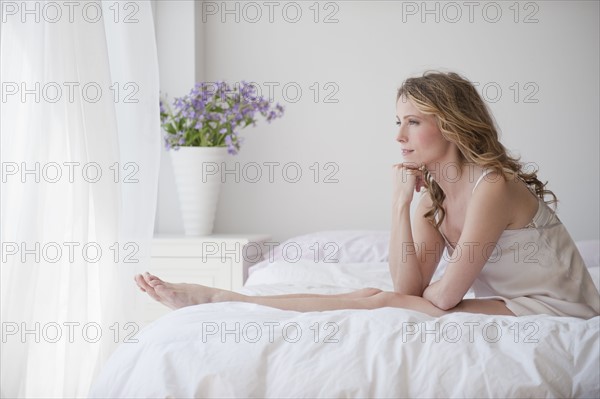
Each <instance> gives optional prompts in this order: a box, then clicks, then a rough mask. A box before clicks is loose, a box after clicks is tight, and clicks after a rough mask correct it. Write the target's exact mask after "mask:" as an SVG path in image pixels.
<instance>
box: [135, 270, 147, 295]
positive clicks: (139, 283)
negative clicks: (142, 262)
mask: <svg viewBox="0 0 600 399" xmlns="http://www.w3.org/2000/svg"><path fill="white" fill-rule="evenodd" d="M133 280H134V281H135V283H136V284H137V286H138V287H139V288H140V290H142V291H143V292H146V289H145V287H146V285H147V284H146V282H145V281H144V279H143V278H142V275H141V274H136V275H135V276H133Z"/></svg>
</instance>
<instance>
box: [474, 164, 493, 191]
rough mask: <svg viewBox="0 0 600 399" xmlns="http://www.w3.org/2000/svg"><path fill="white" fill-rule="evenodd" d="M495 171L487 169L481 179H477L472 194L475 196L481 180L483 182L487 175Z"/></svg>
mask: <svg viewBox="0 0 600 399" xmlns="http://www.w3.org/2000/svg"><path fill="white" fill-rule="evenodd" d="M492 171H493V169H485V170H484V171H483V173H482V174H481V176H479V179H477V181H476V182H475V186H474V187H473V191H471V194H473V193H474V192H475V189H476V188H477V185H478V184H479V182H481V180H483V178H484V177H485V175H487V174H488V173H490V172H492Z"/></svg>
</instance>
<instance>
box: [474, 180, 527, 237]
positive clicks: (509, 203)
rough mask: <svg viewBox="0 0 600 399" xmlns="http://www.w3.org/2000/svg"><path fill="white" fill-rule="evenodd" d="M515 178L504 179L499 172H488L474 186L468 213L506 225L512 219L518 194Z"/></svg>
mask: <svg viewBox="0 0 600 399" xmlns="http://www.w3.org/2000/svg"><path fill="white" fill-rule="evenodd" d="M518 185H519V183H518V181H517V179H511V178H509V179H505V178H504V176H503V175H502V173H500V172H496V171H493V172H490V173H488V174H487V175H486V176H484V178H483V179H482V180H481V181H480V182H479V184H478V185H477V186H476V187H475V189H474V191H473V194H472V196H471V200H470V202H469V206H468V209H467V216H468V215H469V214H471V215H473V216H474V214H475V215H477V217H478V218H479V217H485V218H486V220H488V221H491V220H494V221H495V222H496V223H498V224H500V225H503V226H504V227H506V226H508V225H509V224H510V222H511V220H512V219H513V216H514V211H515V206H514V205H515V203H516V202H518V201H515V199H517V198H518V197H517V194H518Z"/></svg>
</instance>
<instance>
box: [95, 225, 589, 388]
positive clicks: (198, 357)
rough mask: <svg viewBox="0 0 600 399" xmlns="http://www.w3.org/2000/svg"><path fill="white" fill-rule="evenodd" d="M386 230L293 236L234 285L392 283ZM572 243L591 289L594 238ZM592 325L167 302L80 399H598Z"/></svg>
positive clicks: (295, 287)
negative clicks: (86, 398) (169, 307)
mask: <svg viewBox="0 0 600 399" xmlns="http://www.w3.org/2000/svg"><path fill="white" fill-rule="evenodd" d="M388 239H389V234H388V233H387V232H364V231H351V232H349V231H344V232H340V231H335V232H321V233H314V234H308V235H305V236H301V237H296V238H294V239H291V240H289V242H291V243H293V245H288V246H287V250H288V251H287V254H286V253H285V252H283V251H282V250H279V251H276V252H275V253H274V254H271V256H270V257H269V259H266V260H264V261H263V262H261V263H259V264H257V265H256V266H254V267H252V269H251V270H250V276H249V278H248V281H247V283H246V285H245V287H244V288H243V289H242V290H240V292H242V293H244V294H249V295H274V294H285V293H298V292H312V293H341V292H347V291H352V290H355V289H359V288H364V287H376V288H380V289H384V290H392V286H391V281H390V278H389V274H388V265H387V245H388ZM315 243H318V245H315ZM284 244H285V243H284ZM283 246H284V245H283V244H282V245H281V246H280V247H278V248H283ZM317 246H318V250H317ZM578 247H579V249H580V252H581V254H582V256H583V257H584V260H585V261H586V264H587V266H588V268H589V271H590V274H591V275H592V277H593V279H594V281H595V283H596V286H597V287H598V279H599V275H600V268H599V261H598V256H599V255H598V252H599V250H598V241H586V242H578ZM290 248H293V249H294V251H293V252H294V254H291V252H292V251H291V250H290ZM298 249H300V250H301V253H300V252H297V251H298ZM443 263H444V261H443V260H442V262H441V264H440V267H439V268H438V270H437V271H436V274H435V276H434V279H437V278H439V277H440V276H441V275H442V273H443V269H444V264H443ZM467 296H471V293H468V294H467ZM599 333H600V316H599V317H595V318H592V319H589V320H582V319H577V318H570V317H550V316H545V315H536V316H527V317H520V318H517V317H508V316H487V315H480V314H467V313H455V314H450V315H445V316H442V317H437V318H436V317H431V316H428V315H425V314H422V313H419V312H415V311H410V310H404V309H397V308H382V309H376V310H338V311H326V312H309V313H299V312H293V311H282V310H278V309H273V308H269V307H265V306H261V305H255V304H247V303H238V302H228V303H212V304H203V305H197V306H190V307H186V308H182V309H179V310H177V311H173V312H171V313H169V314H168V315H166V316H164V317H162V318H161V319H159V320H157V321H155V322H154V323H152V324H151V325H149V326H148V327H146V328H145V329H143V330H142V331H140V333H139V334H138V335H137V339H138V340H139V342H138V343H135V344H132V343H129V344H121V345H120V346H119V348H118V349H117V350H116V351H115V352H114V353H113V355H112V357H111V358H110V359H109V361H108V362H107V363H106V365H105V366H104V368H103V370H102V372H101V373H100V375H99V376H98V378H97V379H96V381H95V383H94V385H93V387H92V389H91V391H90V397H98V398H99V397H102V398H107V397H111V398H125V397H127V398H142V397H144V398H149V397H153V398H192V397H277V398H285V397H294V398H296V397H336V398H342V397H353V398H354V397H369V398H374V397H377V398H388V397H389V398H392V397H393V398H397V397H595V398H597V397H600V375H599V373H600V371H599V362H600V344H599Z"/></svg>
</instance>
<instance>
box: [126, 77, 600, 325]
mask: <svg viewBox="0 0 600 399" xmlns="http://www.w3.org/2000/svg"><path fill="white" fill-rule="evenodd" d="M396 100H397V107H396V108H397V122H396V123H397V125H398V126H399V130H398V136H397V141H398V142H399V143H400V151H401V153H402V156H403V158H404V160H405V162H403V163H401V164H397V165H394V167H393V172H394V187H393V201H392V226H393V227H392V232H391V239H390V254H389V266H390V273H391V277H392V280H393V283H394V292H383V291H381V290H379V289H375V288H365V289H362V290H359V291H356V292H352V293H348V294H340V295H314V294H312V295H311V294H292V295H278V296H246V295H242V294H238V293H235V292H230V291H225V290H219V289H215V288H209V287H204V286H201V285H194V284H171V283H167V282H164V281H162V280H160V279H159V278H158V277H156V276H152V275H150V274H148V273H145V274H144V275H137V276H135V281H136V283H137V284H138V286H139V287H140V289H141V290H142V291H145V292H147V293H148V294H149V295H150V296H151V297H152V298H154V299H156V300H157V301H160V302H162V303H163V304H165V305H167V306H169V307H171V308H180V307H183V306H189V305H195V304H200V303H206V302H223V301H239V302H251V303H257V304H261V305H266V306H271V307H274V308H279V309H286V310H296V311H321V310H333V309H374V308H380V307H399V308H407V309H413V310H417V311H420V312H424V313H427V314H429V315H432V316H440V315H443V314H445V313H449V312H472V313H484V314H493V315H513V316H514V315H516V316H521V315H529V314H548V315H554V316H574V317H581V318H586V319H587V318H591V317H594V316H597V315H598V314H599V313H600V299H599V294H598V290H597V289H596V287H595V286H594V284H593V282H592V279H591V277H590V275H589V273H588V271H587V269H586V267H585V265H584V263H583V260H582V258H581V256H580V254H579V252H578V251H577V248H576V247H575V244H574V242H573V240H572V239H571V237H570V236H569V233H568V232H567V231H566V229H565V228H564V226H563V225H562V223H561V222H560V220H559V219H558V218H557V216H556V215H555V214H554V212H553V211H552V210H551V209H550V208H549V207H548V205H547V204H546V202H544V197H545V195H549V196H550V197H552V200H551V201H549V203H551V202H556V197H555V196H554V194H553V193H552V192H551V191H549V190H546V189H545V184H543V183H542V182H541V181H540V180H538V178H537V175H536V171H533V172H530V173H527V172H526V171H524V170H523V165H522V164H520V163H519V162H518V161H517V160H516V159H514V158H512V157H511V156H509V155H508V154H507V151H506V149H505V147H504V146H503V145H502V144H501V143H500V142H499V141H498V132H497V130H496V128H495V126H494V122H493V119H492V117H491V115H490V113H489V111H488V109H487V107H486V105H485V103H484V102H483V100H482V99H481V97H480V96H479V94H478V93H477V91H476V90H475V88H474V87H473V85H472V84H471V83H470V82H469V81H468V80H466V79H464V78H462V77H461V76H459V75H457V74H455V73H440V72H426V73H425V74H424V75H423V76H422V77H417V78H410V79H407V80H406V81H405V82H404V83H403V85H402V86H401V87H400V89H399V90H398V94H397V98H396ZM421 188H425V190H426V191H425V194H424V195H422V196H421V198H420V201H419V204H418V206H417V209H416V213H415V217H414V220H413V221H412V224H411V220H410V219H411V217H410V203H411V201H412V199H413V195H414V192H415V191H417V192H420V191H421ZM444 247H446V248H447V249H448V252H449V254H451V256H450V259H449V262H448V266H447V269H446V271H445V273H444V275H443V277H442V278H441V279H440V280H438V281H436V282H434V283H433V284H430V282H431V278H432V276H433V273H434V271H435V269H436V267H437V265H438V263H439V261H440V259H441V257H442V254H443V250H444ZM484 266H485V267H484ZM471 286H472V287H473V290H474V293H475V298H474V299H463V297H464V295H465V294H466V292H467V291H468V290H469V288H470V287H471Z"/></svg>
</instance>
